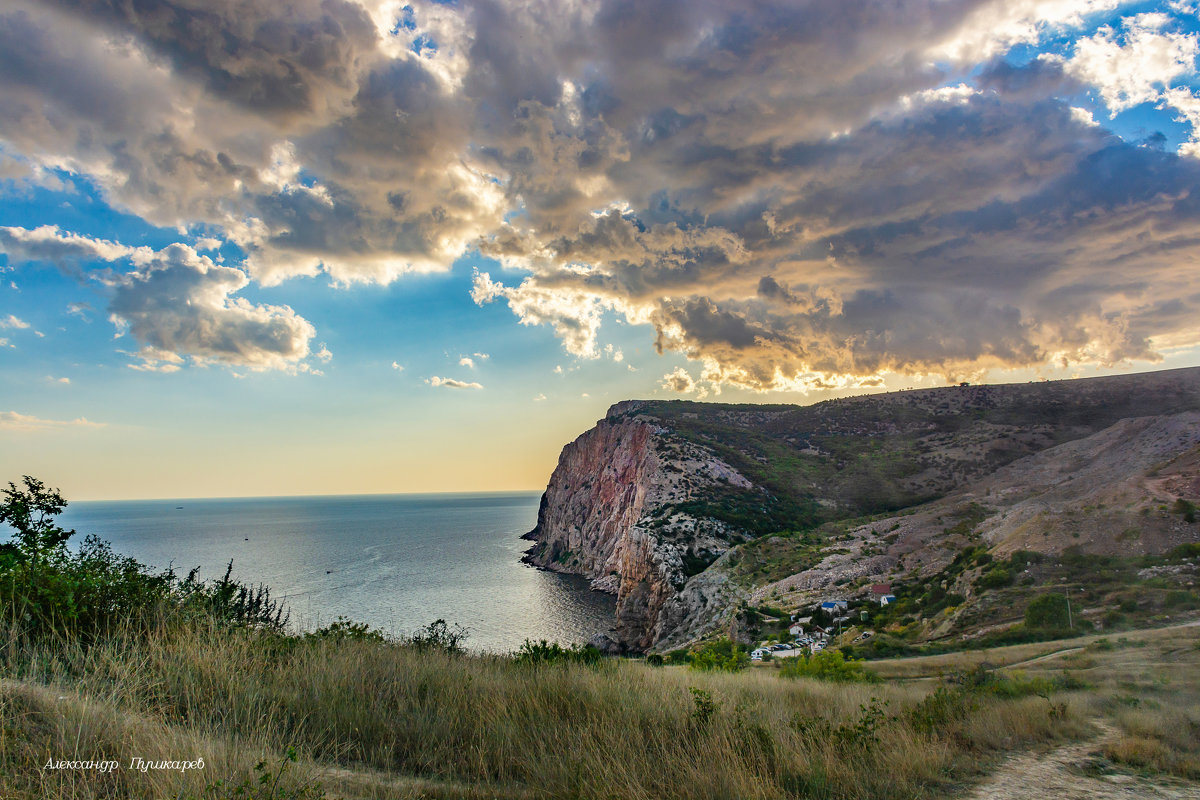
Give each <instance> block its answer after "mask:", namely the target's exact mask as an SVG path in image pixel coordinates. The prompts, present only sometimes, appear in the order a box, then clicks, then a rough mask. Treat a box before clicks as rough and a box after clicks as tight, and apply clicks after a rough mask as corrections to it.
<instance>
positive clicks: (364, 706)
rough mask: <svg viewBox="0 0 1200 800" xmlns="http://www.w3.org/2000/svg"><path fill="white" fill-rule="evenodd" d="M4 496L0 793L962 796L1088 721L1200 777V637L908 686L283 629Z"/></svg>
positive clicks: (1163, 771)
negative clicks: (72, 543)
mask: <svg viewBox="0 0 1200 800" xmlns="http://www.w3.org/2000/svg"><path fill="white" fill-rule="evenodd" d="M3 495H4V497H3V502H2V503H0V522H5V523H8V524H9V525H10V526H11V527H12V528H13V529H14V531H15V535H13V536H12V537H11V538H10V540H9V541H8V542H6V543H2V544H0V798H4V799H5V800H9V798H13V799H14V800H67V799H68V798H71V800H77V799H78V800H88V799H90V798H122V799H124V798H131V799H132V800H158V799H159V798H178V799H179V800H184V799H189V798H190V799H191V800H199V799H200V798H211V799H212V800H237V799H239V798H240V799H241V800H268V799H269V800H285V799H286V800H316V798H322V797H329V798H334V797H337V798H419V797H425V798H526V797H528V798H631V799H632V798H714V799H715V798H847V799H850V798H862V799H863V800H866V798H872V799H873V800H888V799H889V798H895V799H896V800H900V799H901V798H928V797H960V796H963V793H964V792H968V791H971V788H970V785H971V784H972V783H974V782H976V781H978V780H980V779H981V778H983V777H984V776H985V774H986V773H987V772H988V771H989V770H991V769H994V768H996V767H998V766H1001V768H1003V766H1002V765H1003V764H1004V763H1007V762H1006V756H1007V755H1008V754H1009V753H1012V752H1014V751H1030V750H1038V749H1045V748H1058V747H1060V746H1061V745H1062V744H1063V743H1065V742H1069V741H1084V742H1090V741H1092V740H1093V739H1095V737H1096V735H1097V732H1103V731H1107V730H1112V731H1114V733H1112V734H1110V735H1108V736H1107V738H1105V739H1102V740H1099V739H1097V740H1096V741H1095V748H1096V752H1097V759H1098V761H1097V762H1096V765H1098V766H1096V765H1093V766H1094V769H1095V770H1102V771H1107V770H1119V771H1122V772H1123V773H1124V772H1129V771H1133V772H1134V773H1136V774H1133V775H1130V776H1127V777H1129V779H1130V780H1132V781H1134V782H1137V781H1139V780H1142V778H1140V777H1139V775H1140V774H1143V773H1144V774H1149V775H1153V776H1155V779H1156V780H1169V781H1178V780H1190V779H1198V778H1200V746H1198V744H1197V742H1200V737H1198V736H1197V735H1196V734H1197V733H1200V637H1198V636H1197V634H1200V627H1187V628H1178V629H1175V630H1173V631H1170V632H1167V633H1165V634H1164V635H1162V637H1161V638H1158V639H1154V640H1153V641H1152V642H1150V643H1149V644H1141V642H1144V641H1149V640H1148V639H1146V637H1148V636H1150V634H1148V633H1145V632H1139V633H1136V634H1131V637H1133V638H1131V639H1128V640H1117V641H1109V640H1103V641H1101V640H1095V641H1091V642H1089V643H1088V644H1086V645H1085V648H1084V649H1083V650H1079V649H1076V650H1075V651H1074V653H1067V654H1064V655H1062V656H1061V657H1062V658H1064V659H1067V658H1074V659H1076V660H1075V661H1074V662H1072V663H1069V664H1067V663H1062V664H1049V663H1046V662H1037V664H1038V666H1037V668H1036V670H1035V671H1031V672H1030V673H1029V674H1020V673H1017V672H1014V671H1012V670H1007V671H1003V670H993V669H990V668H988V667H987V666H986V665H981V664H978V663H965V662H964V663H948V664H946V665H944V668H940V667H939V672H938V674H937V675H936V676H935V677H933V678H932V679H931V678H930V677H929V676H928V675H927V674H926V675H925V676H924V678H923V679H921V680H911V679H909V678H910V677H911V675H904V674H903V673H901V674H898V676H897V678H895V679H886V678H882V679H881V678H880V677H878V675H877V674H875V673H872V672H867V671H864V669H863V665H862V664H861V663H858V662H856V663H854V664H851V665H849V666H851V667H853V669H849V668H847V669H839V670H835V671H830V672H822V671H820V670H796V669H785V668H782V666H781V665H780V664H773V663H768V664H762V665H758V666H756V667H754V668H752V669H749V670H746V669H740V670H739V669H738V668H739V667H743V665H744V663H745V656H744V655H742V656H740V658H737V657H735V658H731V659H729V660H728V661H720V660H716V661H712V660H709V661H706V660H705V659H703V658H701V657H695V658H693V659H692V666H691V667H679V666H666V667H664V666H657V667H656V666H653V665H652V663H651V662H650V660H649V659H647V660H646V661H641V660H629V659H615V658H613V659H607V658H603V657H601V656H600V655H599V653H598V652H597V651H594V650H590V651H589V650H579V649H562V648H558V647H554V646H546V645H536V644H527V645H526V647H524V648H522V649H521V650H520V651H518V652H517V653H515V654H509V655H503V654H491V655H488V654H472V653H469V652H466V651H464V650H463V649H462V647H461V646H460V639H459V637H458V635H457V633H456V632H455V630H454V628H453V627H450V626H445V625H444V624H439V623H435V624H434V625H431V626H429V627H428V628H427V629H425V631H424V632H422V633H419V634H416V635H414V636H411V637H407V638H404V639H387V638H385V637H383V636H382V635H380V634H378V633H377V632H374V631H371V630H369V629H367V628H366V627H365V626H360V625H355V624H353V623H350V622H346V621H339V622H338V623H335V624H334V625H332V626H330V627H328V628H325V629H322V630H320V631H317V632H311V633H304V634H301V633H296V632H293V631H290V630H289V629H288V628H287V625H286V621H285V617H284V616H283V615H282V614H281V613H280V609H279V607H278V606H277V604H275V603H274V602H273V601H272V600H271V599H270V595H269V592H267V591H266V590H264V589H261V588H259V589H253V588H251V587H247V586H243V585H240V584H238V583H236V582H232V581H229V580H228V577H226V579H224V580H221V581H215V582H210V583H200V582H197V581H196V580H195V579H194V578H193V577H192V576H188V577H185V578H182V579H181V578H179V577H177V576H175V575H174V574H172V573H169V572H168V573H162V574H157V575H155V574H152V573H150V572H149V571H148V570H146V568H144V567H143V566H142V565H140V564H138V563H137V562H134V561H132V560H130V559H127V558H123V557H121V556H119V555H116V554H114V553H112V552H111V551H110V550H108V549H107V547H106V546H105V545H103V543H100V542H96V541H95V540H91V541H89V542H87V543H85V544H84V546H83V547H82V548H80V549H79V550H76V551H72V550H69V549H68V548H67V547H66V542H67V540H68V539H69V538H70V537H71V536H72V535H73V532H72V531H65V530H63V529H62V528H60V527H58V526H57V525H56V524H55V522H54V516H55V515H56V514H57V513H58V512H59V511H61V509H62V506H63V505H64V502H63V501H62V498H61V497H59V496H58V495H57V493H56V492H53V491H52V490H47V489H45V487H44V486H43V485H42V484H41V483H40V482H37V481H34V480H33V479H26V488H25V489H18V488H17V487H15V486H14V485H12V484H10V485H9V490H8V491H6V492H3ZM1138 637H1141V638H1138ZM726 644H727V645H729V644H730V643H728V642H726ZM730 646H732V645H730ZM1072 646H1073V645H1069V644H1068V645H1063V647H1072ZM1135 651H1136V653H1137V655H1131V654H1133V653H1135ZM1076 653H1084V654H1085V658H1083V659H1082V660H1081V658H1080V657H1079V656H1077V655H1076ZM733 654H734V656H737V655H738V654H737V651H736V649H735V650H733ZM828 655H829V656H831V657H832V656H834V655H835V654H832V653H831V654H828ZM836 656H837V658H836V660H837V661H838V662H839V663H840V662H841V658H840V654H836ZM660 661H661V659H660ZM790 661H791V662H792V663H791V664H790V665H789V666H790V667H797V666H799V661H798V660H797V659H791V660H790ZM1026 661H1028V659H1026ZM808 663H809V662H806V664H808ZM811 663H812V664H814V665H815V664H816V663H817V658H816V657H814V659H813V662H811ZM704 664H708V666H709V667H717V668H710V669H696V667H697V666H701V665H704ZM1030 666H1033V664H1032V662H1031V664H1030ZM1064 667H1068V669H1064ZM870 668H871V669H876V670H879V671H881V672H882V671H883V670H884V669H885V668H886V664H880V665H876V664H872V665H871V667H870ZM724 669H730V670H731V671H728V672H727V671H724ZM789 673H793V674H795V673H800V674H807V675H816V676H818V677H822V676H823V677H825V678H841V679H843V681H845V680H847V679H853V680H852V681H850V682H828V681H826V680H817V679H815V678H813V677H798V678H797V677H788V674H789ZM1080 675H1086V676H1088V677H1085V678H1081V677H1080ZM1106 719H1107V720H1108V721H1107V722H1105V720H1106ZM1088 747H1092V745H1090V744H1089V745H1088ZM1193 788H1196V787H1195V786H1194V785H1193ZM1036 789H1037V787H1036V786H1033V787H1031V792H1033V793H1032V794H1029V795H1028V796H1036ZM1188 791H1191V789H1189V790H1188Z"/></svg>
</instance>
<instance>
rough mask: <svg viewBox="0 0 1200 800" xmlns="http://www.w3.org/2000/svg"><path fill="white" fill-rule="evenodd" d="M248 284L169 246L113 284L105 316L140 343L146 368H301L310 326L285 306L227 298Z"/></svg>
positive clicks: (192, 253)
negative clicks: (191, 364)
mask: <svg viewBox="0 0 1200 800" xmlns="http://www.w3.org/2000/svg"><path fill="white" fill-rule="evenodd" d="M248 282H249V278H247V277H246V274H245V273H244V272H242V271H241V270H238V269H233V268H232V267H224V266H219V265H217V264H214V263H213V262H212V261H211V260H210V259H208V258H207V257H205V256H201V255H199V254H197V253H196V251H195V250H193V249H192V248H190V247H188V246H187V245H182V244H174V245H170V246H169V247H167V248H165V249H164V250H162V251H160V252H159V253H157V254H155V257H154V258H153V259H152V260H151V261H150V262H149V263H148V264H147V265H146V266H145V267H143V268H141V269H137V270H134V271H133V272H130V273H127V274H124V275H122V276H120V277H119V278H117V279H116V282H115V287H114V294H113V298H112V301H111V303H110V304H109V311H110V312H111V315H112V318H113V320H114V322H116V323H117V324H118V325H124V326H128V328H129V331H130V332H131V333H132V334H133V336H134V338H135V339H137V340H138V341H139V342H141V343H143V345H144V347H143V348H142V350H141V351H140V352H139V353H138V355H139V356H140V357H141V358H142V359H143V360H144V361H146V362H147V363H151V364H153V363H159V362H167V363H171V364H174V363H178V357H179V355H180V354H186V355H188V356H190V357H191V358H192V359H193V360H194V361H196V362H199V363H209V362H216V363H225V364H230V365H236V366H240V367H249V368H250V369H255V370H266V369H296V368H298V367H300V368H303V367H305V366H306V365H304V364H303V363H302V362H303V359H304V358H306V357H307V356H308V355H309V341H310V340H311V339H312V337H313V335H314V334H315V331H314V329H313V326H312V325H310V324H309V323H308V321H307V320H305V319H303V318H302V317H300V316H298V315H297V314H296V313H295V312H294V311H292V309H290V308H288V307H287V306H270V305H254V304H252V303H250V302H249V301H247V300H245V299H244V298H240V297H231V295H232V294H234V293H235V292H237V291H239V290H241V289H242V288H244V287H245V286H246V284H247V283H248ZM318 357H320V358H322V360H325V359H324V358H323V357H322V354H318Z"/></svg>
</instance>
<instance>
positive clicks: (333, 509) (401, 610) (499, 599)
mask: <svg viewBox="0 0 1200 800" xmlns="http://www.w3.org/2000/svg"><path fill="white" fill-rule="evenodd" d="M538 497H539V496H538V495H537V494H529V493H520V494H514V493H504V494H456V495H447V494H437V495H372V496H357V497H278V498H249V499H236V500H139V501H116V502H90V503H89V502H76V503H71V504H70V506H69V507H68V508H67V510H66V512H64V513H63V515H62V517H61V520H60V521H61V523H62V524H63V525H65V526H66V527H68V528H74V529H75V530H76V531H77V532H78V533H77V536H78V538H79V539H82V538H83V536H84V535H86V534H89V533H94V534H96V535H98V536H100V538H102V539H107V540H108V541H109V542H111V543H112V545H113V549H114V550H116V551H117V552H119V553H122V554H124V555H129V556H133V557H134V558H136V559H138V560H139V561H142V562H143V563H147V564H150V565H153V566H155V567H157V568H165V567H166V566H168V565H170V564H173V565H174V566H175V568H176V571H177V572H179V573H180V574H185V573H186V572H187V571H188V570H189V569H191V568H192V567H199V568H200V574H201V575H202V576H203V577H219V576H220V575H221V574H223V573H224V571H225V565H226V564H227V563H228V562H229V560H230V559H233V573H234V575H235V576H236V577H238V578H240V579H241V580H243V581H245V582H248V583H255V584H257V583H264V584H266V585H267V586H269V587H271V590H272V594H273V595H274V596H277V597H281V598H284V599H285V602H286V604H287V606H288V607H289V608H290V609H291V612H292V622H293V624H295V625H296V626H297V627H300V628H305V629H311V628H315V627H319V626H321V625H327V624H329V623H330V622H332V621H333V620H334V619H336V618H337V616H338V615H344V616H346V617H350V618H351V619H353V620H355V621H359V622H366V623H369V624H370V625H372V626H374V627H376V628H381V629H383V630H386V631H389V632H392V633H401V634H402V633H407V632H409V631H412V630H413V629H414V628H416V627H419V626H421V625H426V624H428V623H430V622H432V621H434V620H435V619H439V618H441V619H445V620H446V621H448V622H452V623H457V624H459V625H462V626H463V627H465V628H467V629H468V630H469V631H470V638H469V639H468V640H467V644H468V646H470V647H472V648H476V649H486V650H493V651H508V650H512V649H514V648H516V647H517V646H519V645H520V644H521V642H522V641H524V640H525V639H526V638H530V639H542V638H545V639H550V640H552V641H558V642H561V643H563V644H567V643H577V642H584V641H586V640H587V638H588V637H589V636H590V635H591V634H593V633H596V632H599V631H604V630H607V629H608V628H609V627H610V626H611V624H612V620H613V613H614V604H613V600H612V598H611V597H609V596H608V595H604V594H601V593H598V592H592V591H589V590H588V588H587V582H586V581H584V580H583V579H580V578H574V577H569V576H564V575H557V574H554V573H549V572H542V571H539V570H536V569H533V568H532V567H528V566H525V565H524V564H521V563H520V557H521V554H522V553H523V552H524V550H525V549H526V547H528V545H529V542H527V541H523V540H522V539H521V538H520V536H521V534H523V533H525V532H526V531H529V530H530V529H532V528H533V526H534V523H536V521H537V508H538ZM180 506H182V507H181V508H180ZM73 541H74V540H73Z"/></svg>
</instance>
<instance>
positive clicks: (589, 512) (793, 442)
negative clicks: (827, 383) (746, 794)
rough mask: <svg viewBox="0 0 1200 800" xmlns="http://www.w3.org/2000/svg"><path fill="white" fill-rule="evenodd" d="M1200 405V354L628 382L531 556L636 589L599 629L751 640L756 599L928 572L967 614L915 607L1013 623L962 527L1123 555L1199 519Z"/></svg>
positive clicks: (1016, 543) (545, 507)
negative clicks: (970, 556)
mask: <svg viewBox="0 0 1200 800" xmlns="http://www.w3.org/2000/svg"><path fill="white" fill-rule="evenodd" d="M1197 412H1200V369H1183V370H1170V371H1161V372H1153V373H1142V374H1136V375H1126V376H1116V377H1106V378H1092V379H1081V380H1071V381H1056V382H1039V383H1027V384H1011V385H1000V386H966V385H963V386H954V387H946V388H939V389H928V390H914V391H905V392H892V393H887V394H880V395H870V396H863V397H856V398H845V399H839V400H831V401H827V402H824V403H818V404H815V405H812V406H791V405H729V404H719V403H697V402H684V401H626V402H623V403H618V404H616V405H614V406H613V407H612V408H611V409H609V412H608V414H607V415H606V416H605V418H604V419H603V420H600V421H599V422H598V423H597V424H596V426H595V427H594V428H592V429H591V430H589V431H587V432H586V433H584V434H583V435H582V436H580V437H579V438H578V439H576V440H575V441H574V442H572V443H570V444H569V445H567V446H566V447H565V448H564V450H563V453H562V455H561V457H560V459H559V464H558V467H557V468H556V469H555V471H554V473H553V475H552V476H551V479H550V483H549V485H548V486H547V489H546V492H545V495H544V496H543V498H542V504H541V508H540V511H539V514H538V523H537V527H536V528H535V529H534V530H533V531H531V532H530V534H529V535H528V538H530V539H531V540H533V542H534V544H533V546H532V547H531V548H530V550H529V552H528V554H527V556H526V558H527V560H528V561H529V562H530V563H533V564H535V565H537V566H540V567H544V568H547V569H553V570H557V571H561V572H569V573H575V574H580V575H584V576H586V577H588V578H590V579H591V580H592V582H593V586H594V587H595V588H597V589H600V590H604V591H609V592H612V593H614V594H615V595H616V597H617V622H616V627H615V628H614V630H613V631H611V632H609V633H608V634H606V635H605V636H603V637H601V639H600V640H598V643H599V644H602V645H604V646H606V647H608V648H609V649H614V650H617V649H623V650H634V651H637V650H648V649H659V650H661V649H667V648H670V647H677V646H680V645H682V644H686V643H687V642H689V641H693V640H695V639H696V638H700V637H702V636H704V635H706V634H708V633H711V632H713V631H716V630H721V631H724V632H727V633H732V634H734V635H735V636H740V637H741V638H743V639H746V640H747V641H749V640H750V639H752V638H753V636H754V635H755V634H756V630H755V619H754V616H755V615H754V614H753V613H750V614H747V613H745V611H746V609H747V608H753V607H755V606H760V605H763V604H770V605H772V606H774V607H783V608H784V609H785V610H787V609H796V610H802V608H803V607H804V605H805V604H807V603H811V602H815V601H819V600H820V599H821V598H822V595H823V594H826V593H828V592H830V591H832V590H833V589H834V587H836V590H837V592H838V593H840V594H853V593H856V592H857V593H862V592H865V591H866V588H865V587H866V586H867V585H868V584H870V583H871V582H872V581H883V580H895V581H898V582H903V581H904V580H907V581H908V582H909V583H917V582H919V581H921V580H922V579H923V578H925V577H928V576H939V578H938V579H939V581H942V582H949V583H952V584H954V585H953V586H950V585H947V586H945V587H940V588H942V589H943V590H944V591H943V594H946V595H953V596H954V597H955V598H957V597H958V596H961V597H962V598H963V601H962V602H961V603H959V604H958V606H956V611H955V612H954V613H955V614H957V616H955V617H954V618H953V620H952V621H950V622H949V623H948V622H947V620H946V619H940V620H937V621H936V623H934V622H931V621H930V620H928V619H927V618H926V616H924V615H920V614H918V615H917V617H919V618H920V620H921V621H922V625H923V626H924V627H923V628H922V635H923V636H945V635H947V632H949V631H955V630H958V629H957V628H956V627H955V625H956V624H958V623H962V622H964V621H966V620H969V619H974V620H975V622H976V623H977V624H979V625H983V620H984V618H987V619H990V620H991V622H992V624H1000V623H1002V620H998V619H992V617H995V616H996V615H995V614H992V615H990V616H989V615H987V614H984V615H983V616H982V617H979V618H973V617H972V616H971V615H972V614H973V613H976V612H975V611H972V610H971V609H972V608H974V604H975V603H976V601H978V600H979V599H980V598H982V597H983V596H984V595H985V594H989V591H985V590H990V589H991V588H997V589H999V588H1002V587H1000V586H996V587H989V586H987V585H986V582H985V585H984V586H982V587H981V590H980V591H975V590H974V589H973V586H974V584H971V586H967V585H966V584H967V583H970V582H971V581H977V580H978V579H979V577H980V574H979V573H980V570H981V569H982V565H976V566H973V567H972V569H971V570H965V569H960V570H957V571H954V574H953V575H944V574H943V573H944V572H945V571H946V570H947V568H948V567H950V566H951V565H952V564H953V563H954V560H955V558H956V557H959V554H960V553H962V552H963V551H964V549H967V548H974V549H978V550H979V552H978V554H977V555H978V556H980V557H982V556H983V555H984V554H985V553H986V555H987V558H986V559H983V558H981V559H980V560H982V561H984V562H985V563H986V562H987V561H988V560H990V559H993V558H994V559H997V560H1003V559H1005V558H1009V557H1010V556H1011V555H1012V553H1014V552H1034V553H1038V554H1059V553H1066V554H1067V555H1068V557H1072V556H1074V555H1077V554H1088V553H1091V554H1096V555H1104V556H1106V557H1112V558H1116V557H1122V556H1134V555H1152V554H1158V553H1165V552H1167V551H1169V550H1170V549H1171V548H1173V547H1177V546H1178V545H1179V544H1182V543H1186V542H1191V541H1196V540H1197V539H1200V526H1197V525H1195V524H1192V523H1189V522H1187V521H1186V517H1187V516H1188V515H1187V508H1188V506H1189V504H1191V503H1192V502H1193V501H1197V500H1200V482H1198V479H1197V475H1198V474H1200V473H1198V472H1197V465H1198V464H1200V455H1198V452H1197V447H1198V446H1200V421H1198V420H1200V418H1198V416H1197ZM1180 504H1182V505H1180ZM1193 518H1194V515H1193ZM959 561H960V563H961V562H962V561H963V559H962V558H961V557H960V558H959ZM1047 563H1056V562H1053V561H1051V562H1047ZM1023 568H1024V567H1023ZM1185 572H1186V570H1185ZM1172 574H1175V573H1172ZM1177 577H1178V576H1177ZM998 580H999V579H994V580H993V581H992V582H998ZM1181 580H1182V579H1181ZM955 587H957V588H958V589H966V590H967V591H965V592H964V591H953V590H954V589H955ZM1014 599H1017V598H1014ZM968 600H970V601H971V602H967V601H968ZM934 605H936V604H934ZM1019 605H1020V604H1019V603H1018V606H1016V607H1009V610H1010V612H1012V613H1013V614H1016V615H1018V616H1019V613H1020V611H1021V608H1020V607H1019ZM976 611H977V609H976ZM977 616H978V615H977Z"/></svg>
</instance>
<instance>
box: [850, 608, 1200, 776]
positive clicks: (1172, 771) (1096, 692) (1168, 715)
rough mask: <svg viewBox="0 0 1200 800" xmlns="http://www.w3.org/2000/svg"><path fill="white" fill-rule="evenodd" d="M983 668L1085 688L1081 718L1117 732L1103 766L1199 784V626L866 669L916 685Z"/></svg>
mask: <svg viewBox="0 0 1200 800" xmlns="http://www.w3.org/2000/svg"><path fill="white" fill-rule="evenodd" d="M1047 654H1049V656H1048V657H1044V658H1043V657H1042V656H1046V655H1047ZM985 662H986V663H990V664H993V665H1005V664H1007V665H1010V666H1009V667H1007V668H1005V671H1006V672H1009V673H1015V671H1016V669H1019V670H1020V671H1021V672H1022V673H1025V674H1027V675H1029V676H1031V677H1043V678H1050V679H1054V678H1058V679H1059V680H1060V681H1061V680H1062V679H1063V676H1064V675H1065V676H1069V679H1070V681H1071V682H1073V683H1075V684H1076V685H1085V686H1087V687H1089V688H1088V690H1087V691H1084V692H1077V693H1076V695H1075V700H1076V702H1077V703H1078V704H1079V710H1080V712H1081V713H1083V714H1085V715H1086V716H1088V717H1091V718H1098V719H1103V720H1107V721H1108V723H1109V724H1110V725H1111V726H1112V727H1113V728H1114V729H1115V730H1116V731H1117V735H1116V736H1115V737H1114V738H1111V739H1110V740H1109V741H1107V742H1106V744H1105V745H1104V747H1103V755H1104V756H1105V757H1106V758H1107V759H1109V761H1110V762H1112V765H1111V766H1114V767H1116V768H1128V769H1132V770H1134V771H1136V772H1141V773H1146V774H1158V775H1166V776H1173V777H1176V778H1183V779H1192V780H1195V779H1200V626H1196V625H1181V626H1174V627H1169V628H1158V629H1155V630H1145V631H1132V632H1127V633H1120V634H1115V635H1112V636H1089V637H1085V638H1080V639H1070V640H1065V641H1062V642H1045V643H1041V644H1036V645H1017V646H1014V647H1004V648H996V649H995V650H989V651H982V652H970V653H954V654H948V655H944V656H931V657H928V658H910V659H897V660H895V661H891V662H876V663H873V664H872V665H871V667H872V669H875V670H876V671H877V672H879V673H880V674H883V675H886V676H889V677H892V678H904V679H906V680H907V681H909V682H911V683H914V684H919V682H920V681H921V680H922V679H926V680H932V679H933V678H934V677H935V676H937V675H939V674H943V673H948V672H951V671H953V670H956V669H964V668H969V667H971V666H974V665H977V664H979V663H985ZM1014 667H1015V668H1016V669H1014Z"/></svg>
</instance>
